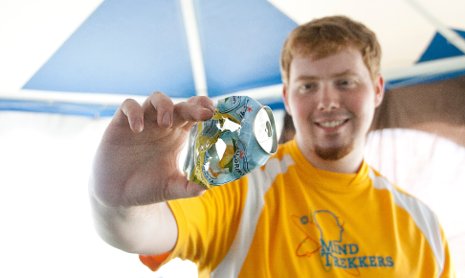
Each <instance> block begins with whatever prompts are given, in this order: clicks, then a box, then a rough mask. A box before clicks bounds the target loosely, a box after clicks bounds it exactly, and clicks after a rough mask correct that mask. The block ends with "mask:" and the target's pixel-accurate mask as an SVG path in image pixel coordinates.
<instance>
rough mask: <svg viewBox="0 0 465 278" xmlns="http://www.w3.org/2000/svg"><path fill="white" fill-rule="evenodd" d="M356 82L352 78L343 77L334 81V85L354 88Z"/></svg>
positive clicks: (342, 87)
mask: <svg viewBox="0 0 465 278" xmlns="http://www.w3.org/2000/svg"><path fill="white" fill-rule="evenodd" d="M356 84H357V83H356V82H355V80H354V79H351V78H343V79H339V80H337V81H336V85H337V86H338V87H339V88H341V89H351V88H354V87H355V85H356Z"/></svg>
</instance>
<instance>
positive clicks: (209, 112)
mask: <svg viewBox="0 0 465 278" xmlns="http://www.w3.org/2000/svg"><path fill="white" fill-rule="evenodd" d="M120 109H121V112H122V113H123V114H124V115H125V116H126V117H127V120H128V122H129V126H130V128H131V130H132V131H133V132H135V133H138V132H141V131H142V130H143V129H144V120H145V121H149V122H151V121H152V122H154V123H155V122H156V124H157V125H158V126H159V127H163V128H170V127H173V126H176V127H177V126H181V125H186V124H189V123H194V122H198V121H205V120H208V119H210V118H211V117H212V116H213V114H214V111H215V106H214V105H213V101H212V100H211V99H210V98H208V97H205V96H196V97H192V98H190V99H189V100H187V101H186V102H180V103H177V104H176V105H175V104H174V103H173V101H172V100H171V99H170V98H169V97H168V96H167V95H165V94H163V93H160V92H155V93H153V94H152V95H151V96H149V97H148V98H147V99H146V100H145V102H144V104H143V105H142V106H140V105H139V104H138V103H137V102H136V101H135V100H132V99H127V100H125V101H124V102H123V104H122V105H121V108H120Z"/></svg>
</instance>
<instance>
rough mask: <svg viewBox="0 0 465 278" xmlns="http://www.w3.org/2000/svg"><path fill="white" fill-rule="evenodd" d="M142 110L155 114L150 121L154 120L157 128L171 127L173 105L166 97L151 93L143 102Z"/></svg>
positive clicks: (161, 94)
mask: <svg viewBox="0 0 465 278" xmlns="http://www.w3.org/2000/svg"><path fill="white" fill-rule="evenodd" d="M144 110H145V111H146V112H149V111H152V112H154V113H155V118H152V119H151V120H156V121H157V124H158V126H160V127H165V128H168V127H171V126H172V125H173V111H174V104H173V101H172V100H171V99H170V98H169V97H168V96H167V95H165V94H163V93H160V92H155V93H153V94H152V95H151V96H149V97H148V98H147V100H146V101H145V103H144Z"/></svg>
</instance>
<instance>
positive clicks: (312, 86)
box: [299, 82, 318, 93]
mask: <svg viewBox="0 0 465 278" xmlns="http://www.w3.org/2000/svg"><path fill="white" fill-rule="evenodd" d="M317 88H318V84H317V83H316V82H306V83H304V84H302V85H300V86H299V92H301V93H309V92H313V91H315V90H316V89H317Z"/></svg>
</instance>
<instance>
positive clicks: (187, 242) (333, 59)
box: [90, 17, 453, 277]
mask: <svg viewBox="0 0 465 278" xmlns="http://www.w3.org/2000/svg"><path fill="white" fill-rule="evenodd" d="M380 56H381V50H380V46H379V44H378V41H377V39H376V37H375V35H374V34H373V32H371V31H370V30H369V29H367V28H366V27H365V26H363V25H362V24H360V23H358V22H354V21H352V20H350V19H348V18H346V17H326V18H322V19H317V20H313V21H311V22H309V23H307V24H305V25H302V26H300V27H298V28H297V29H296V30H294V31H293V32H292V33H291V34H290V36H289V38H288V40H287V41H286V43H285V45H284V48H283V51H282V58H281V69H282V76H283V98H284V102H285V106H286V110H287V112H288V113H289V114H290V115H292V118H293V121H294V126H295V138H294V140H291V141H289V142H287V143H286V144H283V145H281V146H280V148H279V150H278V152H277V154H276V155H275V156H273V157H272V158H271V159H270V160H269V161H268V162H267V163H266V165H265V166H264V167H262V168H261V169H258V170H256V171H254V172H253V173H251V174H249V175H248V176H245V177H243V178H241V179H239V180H237V181H234V182H231V183H229V184H226V185H223V186H219V187H216V188H214V189H211V190H208V191H207V192H203V190H202V188H201V187H200V186H199V185H197V184H194V183H192V182H189V181H188V180H187V179H186V177H185V176H184V175H183V174H182V173H181V172H180V171H179V169H178V156H179V153H180V150H181V148H182V145H183V144H184V142H185V140H186V137H187V135H188V132H189V129H190V128H191V126H192V125H193V124H194V123H195V122H197V121H202V120H207V119H209V118H210V117H212V115H213V111H214V107H213V105H212V102H211V101H210V100H209V99H208V98H205V97H194V98H191V99H190V100H189V101H187V102H182V103H178V104H176V105H174V104H173V102H172V101H171V100H170V99H169V98H168V97H166V96H165V95H163V94H161V93H155V94H153V95H152V96H150V97H149V98H147V100H146V101H145V103H144V104H143V105H142V106H140V105H139V104H138V103H136V102H135V101H133V100H127V101H125V102H124V103H123V104H122V105H121V108H120V109H119V111H118V112H117V113H116V115H115V116H114V118H113V121H112V122H111V123H110V125H109V127H108V129H107V130H106V132H105V134H104V136H103V139H102V142H101V145H100V147H99V149H98V152H97V155H96V160H95V167H94V174H93V176H92V178H93V179H92V182H91V186H90V194H91V201H92V204H93V209H94V213H95V219H96V224H97V225H96V226H97V230H98V231H99V233H100V235H101V236H102V237H103V239H105V240H106V241H107V242H108V243H109V244H112V245H114V246H116V247H117V248H120V249H122V250H125V251H127V252H132V253H137V254H142V255H141V256H140V259H141V260H142V262H143V263H145V264H146V265H147V266H149V267H150V268H151V269H153V270H155V269H157V268H158V267H159V265H160V264H162V263H163V262H166V261H168V260H169V259H171V258H174V257H180V258H183V259H190V260H192V261H194V262H196V263H197V265H198V267H199V273H200V275H201V277H237V276H238V277H347V276H349V275H354V276H364V277H374V276H376V277H450V276H451V275H453V268H452V266H451V262H450V257H449V249H448V245H447V242H446V239H445V237H444V233H443V231H442V229H441V227H440V225H439V223H438V221H437V219H436V217H435V215H434V214H433V212H431V211H430V210H429V209H428V208H427V207H426V206H425V205H424V204H423V203H421V202H420V201H418V200H417V199H415V198H413V197H412V196H409V195H408V194H406V193H405V192H403V191H401V190H400V189H398V188H397V187H395V186H394V185H392V184H391V183H389V181H387V180H386V179H385V178H383V177H382V176H380V174H378V173H377V172H376V171H375V170H373V169H371V168H370V167H369V166H368V165H367V164H366V162H365V161H364V158H363V150H364V144H365V137H366V134H367V132H368V130H369V127H370V124H371V121H372V118H373V114H374V110H375V108H376V107H377V106H378V105H379V104H380V103H381V101H382V99H383V94H384V82H383V78H382V77H381V75H380V69H379V65H380ZM202 193H204V194H202ZM198 195H201V196H199V197H195V196H198ZM186 197H195V198H186Z"/></svg>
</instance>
